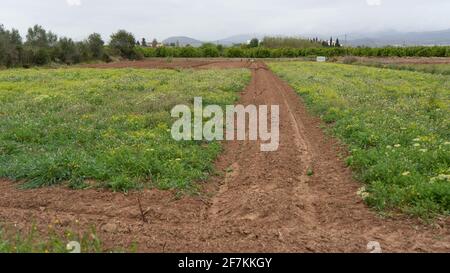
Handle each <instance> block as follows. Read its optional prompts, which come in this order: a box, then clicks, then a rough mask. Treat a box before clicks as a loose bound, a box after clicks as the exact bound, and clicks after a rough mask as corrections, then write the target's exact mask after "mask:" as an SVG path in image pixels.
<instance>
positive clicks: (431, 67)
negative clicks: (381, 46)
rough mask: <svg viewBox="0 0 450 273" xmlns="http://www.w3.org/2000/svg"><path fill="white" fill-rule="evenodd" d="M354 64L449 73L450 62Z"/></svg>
mask: <svg viewBox="0 0 450 273" xmlns="http://www.w3.org/2000/svg"><path fill="white" fill-rule="evenodd" d="M353 64H355V65H364V66H370V67H378V68H387V69H396V70H407V71H417V72H424V73H431V74H440V75H450V64H383V63H377V62H356V63H353Z"/></svg>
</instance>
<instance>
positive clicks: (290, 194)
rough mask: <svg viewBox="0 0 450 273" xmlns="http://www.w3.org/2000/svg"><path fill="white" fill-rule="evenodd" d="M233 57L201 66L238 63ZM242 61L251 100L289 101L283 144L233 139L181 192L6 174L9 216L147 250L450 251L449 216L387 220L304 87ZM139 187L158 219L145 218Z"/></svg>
mask: <svg viewBox="0 0 450 273" xmlns="http://www.w3.org/2000/svg"><path fill="white" fill-rule="evenodd" d="M230 62H231V61H226V60H224V61H220V62H217V61H216V62H214V63H208V64H206V65H200V67H204V66H206V67H229V66H232V67H234V66H235V65H236V64H235V63H234V61H233V63H230ZM147 65H148V63H147V64H144V63H142V64H141V63H140V64H139V65H138V67H147ZM116 66H117V65H116V64H115V65H114V67H116ZM120 66H121V65H120ZM239 66H242V67H249V68H250V69H251V71H252V74H253V78H252V81H251V83H250V85H249V86H248V87H247V88H246V89H245V90H244V91H243V92H242V96H241V99H240V103H241V104H244V105H246V104H256V105H260V104H272V105H273V104H275V105H280V138H281V139H280V140H281V142H280V148H279V150H278V151H277V152H272V153H264V152H261V151H260V143H259V142H251V141H248V142H239V141H235V142H226V143H224V146H225V152H224V153H223V154H222V155H221V156H220V158H219V159H218V160H217V163H216V166H217V169H218V170H219V171H220V172H221V175H219V176H216V177H213V178H211V180H210V181H209V182H208V183H205V191H204V193H203V194H202V195H201V196H199V197H192V196H185V197H182V198H181V199H177V198H176V195H175V194H174V193H172V192H168V191H157V190H146V191H144V192H142V193H132V194H129V195H124V194H120V193H112V192H108V191H102V190H84V191H72V190H68V189H64V188H61V187H57V188H44V189H36V190H29V191H23V190H18V189H17V187H16V185H15V184H12V183H10V182H6V181H3V182H2V183H0V222H3V223H7V224H15V225H16V226H17V227H18V228H26V227H29V226H30V225H31V224H32V223H35V224H37V226H38V227H40V228H42V229H45V228H47V226H48V225H52V226H53V227H54V228H55V229H56V230H59V231H61V230H65V229H70V230H75V231H78V230H87V229H88V228H89V227H91V226H94V227H96V228H97V230H98V235H99V237H101V238H102V240H103V241H104V243H105V245H106V246H107V247H108V248H115V247H117V246H128V245H130V244H131V243H133V242H136V243H138V249H139V251H142V252H163V251H166V252H367V251H368V250H367V244H368V243H369V241H378V242H379V243H380V244H381V247H382V249H383V251H385V252H448V251H450V232H449V230H448V226H449V219H441V220H439V219H438V220H437V221H436V222H435V223H434V224H432V225H430V224H423V223H421V222H420V221H419V220H417V219H407V218H405V217H404V216H398V217H396V218H395V219H393V218H389V219H385V218H382V217H381V216H379V215H377V214H376V213H375V212H373V211H372V210H370V209H369V208H367V206H366V205H365V204H364V203H363V202H362V200H361V199H360V198H359V197H358V196H357V194H356V192H357V191H358V188H359V187H361V184H360V183H358V182H356V181H354V180H353V179H352V174H351V172H350V170H349V169H347V168H346V167H345V165H344V164H343V162H342V160H341V159H340V158H339V156H338V155H339V153H340V150H341V149H340V148H339V145H338V144H337V142H336V141H335V140H334V139H332V138H330V137H327V136H326V135H324V133H323V132H322V130H321V122H320V120H318V119H317V118H314V117H312V116H311V115H309V114H308V113H307V111H306V109H305V107H304V105H303V103H302V101H301V100H300V99H299V97H298V96H297V94H295V92H294V91H293V90H292V89H291V88H290V87H289V86H288V85H287V84H285V83H284V82H283V81H281V80H280V79H279V78H278V77H276V76H275V75H274V74H273V73H272V72H270V71H269V70H268V69H267V68H266V67H265V65H264V64H262V63H252V62H242V64H240V65H237V67H239ZM188 67H192V65H191V64H189V65H188ZM308 169H312V170H314V175H313V176H311V177H310V176H307V170H308ZM139 195H140V196H141V200H142V205H143V208H144V210H147V209H149V213H148V223H144V221H142V219H141V214H140V212H139V206H138V201H137V198H138V196H139Z"/></svg>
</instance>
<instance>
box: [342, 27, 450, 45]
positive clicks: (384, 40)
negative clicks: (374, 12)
mask: <svg viewBox="0 0 450 273" xmlns="http://www.w3.org/2000/svg"><path fill="white" fill-rule="evenodd" d="M347 41H348V43H349V44H350V45H353V46H375V47H376V46H387V45H394V46H395V45H398V46H399V45H450V29H447V30H441V31H426V32H397V31H383V32H377V33H370V34H350V35H348V40H347Z"/></svg>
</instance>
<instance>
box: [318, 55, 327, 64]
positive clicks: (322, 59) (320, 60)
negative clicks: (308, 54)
mask: <svg viewBox="0 0 450 273" xmlns="http://www.w3.org/2000/svg"><path fill="white" fill-rule="evenodd" d="M326 61H327V57H323V56H317V62H319V63H323V62H326Z"/></svg>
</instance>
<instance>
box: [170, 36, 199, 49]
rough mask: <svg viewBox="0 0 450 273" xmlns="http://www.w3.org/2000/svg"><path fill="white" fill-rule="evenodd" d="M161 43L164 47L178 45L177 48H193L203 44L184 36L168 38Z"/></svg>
mask: <svg viewBox="0 0 450 273" xmlns="http://www.w3.org/2000/svg"><path fill="white" fill-rule="evenodd" d="M162 43H163V44H165V45H168V44H175V45H179V46H187V45H191V46H193V47H199V46H201V45H202V44H203V43H204V42H202V41H199V40H196V39H193V38H189V37H185V36H175V37H170V38H167V39H165V40H164V41H163V42H162Z"/></svg>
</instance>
